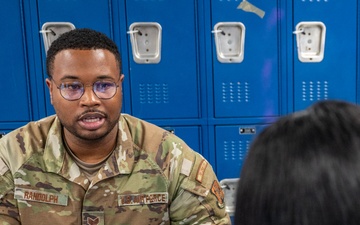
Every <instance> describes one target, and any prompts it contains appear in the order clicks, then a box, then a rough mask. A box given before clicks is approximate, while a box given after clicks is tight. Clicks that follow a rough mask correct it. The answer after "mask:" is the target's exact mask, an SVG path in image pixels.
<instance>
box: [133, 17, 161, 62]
mask: <svg viewBox="0 0 360 225" xmlns="http://www.w3.org/2000/svg"><path fill="white" fill-rule="evenodd" d="M161 32H162V28H161V26H160V24H159V23H153V22H142V23H133V24H131V25H130V28H129V31H128V32H127V33H128V34H130V41H131V45H132V53H133V59H134V61H135V62H136V63H139V64H154V63H159V62H160V60H161Z"/></svg>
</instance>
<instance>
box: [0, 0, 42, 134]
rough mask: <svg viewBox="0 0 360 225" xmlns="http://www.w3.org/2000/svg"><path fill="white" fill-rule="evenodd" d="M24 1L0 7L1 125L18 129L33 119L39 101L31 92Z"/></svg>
mask: <svg viewBox="0 0 360 225" xmlns="http://www.w3.org/2000/svg"><path fill="white" fill-rule="evenodd" d="M21 4H22V3H21V1H8V2H6V6H3V7H0V17H1V21H2V22H1V23H0V30H1V32H2V35H0V43H1V51H0V67H1V75H0V90H1V98H0V105H1V114H0V129H14V128H16V127H18V126H19V125H20V124H23V123H25V122H28V121H30V120H31V119H32V107H31V105H32V104H33V105H36V102H32V98H31V97H32V96H31V94H30V83H31V82H30V80H29V73H28V70H27V68H28V58H27V50H26V46H25V29H24V24H23V21H24V18H23V16H24V12H23V11H22V7H21ZM3 5H5V2H4V4H3ZM28 84H29V85H28ZM4 123H7V124H4ZM9 123H11V124H13V125H11V124H9Z"/></svg>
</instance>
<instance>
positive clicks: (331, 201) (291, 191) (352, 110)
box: [235, 100, 360, 225]
mask: <svg viewBox="0 0 360 225" xmlns="http://www.w3.org/2000/svg"><path fill="white" fill-rule="evenodd" d="M359 199H360V108H359V106H357V105H355V104H351V103H347V102H344V101H330V100H329V101H321V102H318V103H316V104H314V105H312V106H311V107H309V108H308V109H306V110H304V111H300V112H297V113H294V114H291V115H288V116H284V117H282V118H280V119H279V120H278V121H276V122H275V123H274V124H272V125H270V126H269V127H267V128H266V129H264V130H263V132H261V133H260V134H259V136H258V137H257V138H256V139H255V140H254V142H253V143H252V145H251V147H250V150H249V154H248V156H247V159H246V161H245V163H244V167H243V169H242V171H241V176H240V180H239V185H238V193H237V200H236V201H237V203H236V212H235V224H237V225H355V224H360V213H359V212H360V200H359Z"/></svg>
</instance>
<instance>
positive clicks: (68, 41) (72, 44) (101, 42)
mask: <svg viewBox="0 0 360 225" xmlns="http://www.w3.org/2000/svg"><path fill="white" fill-rule="evenodd" d="M68 49H75V50H91V49H92V50H96V49H104V50H108V51H110V52H111V53H112V54H114V56H115V59H116V61H117V63H118V66H119V68H120V69H121V58H120V53H119V50H118V47H117V45H116V44H115V42H114V41H112V40H111V39H110V38H109V37H108V36H106V35H105V34H103V33H101V32H98V31H95V30H92V29H88V28H81V29H75V30H71V31H69V32H66V33H64V34H62V35H60V37H59V38H58V39H56V40H55V41H54V42H53V43H52V44H51V45H50V47H49V50H48V51H47V57H46V71H47V74H48V76H49V77H52V73H53V66H54V60H55V56H56V55H57V54H58V53H59V52H61V51H62V50H68Z"/></svg>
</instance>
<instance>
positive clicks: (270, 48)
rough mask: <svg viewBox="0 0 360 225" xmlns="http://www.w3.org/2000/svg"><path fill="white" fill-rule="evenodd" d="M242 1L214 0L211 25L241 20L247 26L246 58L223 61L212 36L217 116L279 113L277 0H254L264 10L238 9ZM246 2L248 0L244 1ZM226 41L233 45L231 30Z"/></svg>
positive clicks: (254, 3) (230, 45)
mask: <svg viewBox="0 0 360 225" xmlns="http://www.w3.org/2000/svg"><path fill="white" fill-rule="evenodd" d="M241 2H242V1H236V0H235V1H234V0H229V1H224V0H212V5H211V13H212V27H213V28H214V27H215V25H216V24H217V23H219V22H241V23H242V24H243V25H244V27H245V32H244V33H245V39H244V59H243V61H242V62H233V63H231V62H228V63H223V62H220V61H219V60H218V59H217V52H216V46H215V40H213V73H214V74H213V86H214V87H213V90H214V107H215V109H214V110H215V112H214V117H216V118H221V117H222V118H224V117H264V116H277V115H278V114H279V61H278V59H279V44H278V39H279V21H280V20H279V19H280V18H279V17H280V15H281V14H280V12H279V11H278V1H276V0H268V1H262V0H252V1H250V2H251V3H252V5H253V6H256V7H257V8H258V9H261V10H262V11H264V12H265V16H264V17H263V18H261V17H260V16H258V15H257V14H255V13H251V12H246V11H244V10H242V9H237V6H238V5H239V4H240V3H241ZM243 2H246V1H243ZM218 35H224V36H227V37H226V38H224V39H225V40H226V42H225V43H223V47H224V46H225V47H224V49H226V48H227V50H228V51H231V50H232V49H233V47H232V44H233V43H234V42H235V41H236V40H235V39H233V38H232V37H233V35H232V34H231V33H226V32H225V33H223V34H218Z"/></svg>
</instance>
